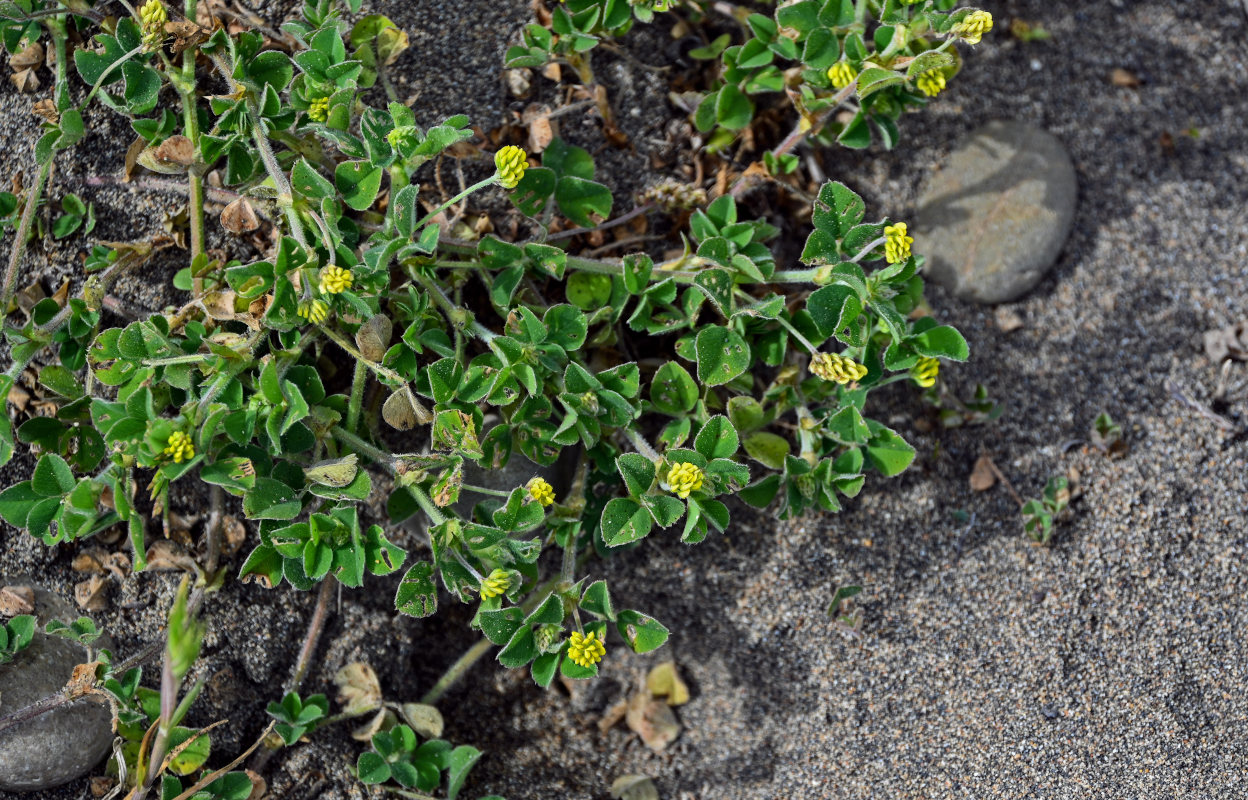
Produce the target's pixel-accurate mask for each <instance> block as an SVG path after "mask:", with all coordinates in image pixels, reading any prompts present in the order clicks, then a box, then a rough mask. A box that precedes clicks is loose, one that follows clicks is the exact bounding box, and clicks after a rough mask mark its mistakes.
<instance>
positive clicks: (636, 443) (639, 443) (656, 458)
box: [624, 428, 663, 464]
mask: <svg viewBox="0 0 1248 800" xmlns="http://www.w3.org/2000/svg"><path fill="white" fill-rule="evenodd" d="M624 435H625V436H627V437H628V440H629V441H630V442H632V443H633V447H636V448H637V452H639V453H641V454H642V455H643V456H645V457H646V458H648V459H650V460H651V461H653V462H655V463H656V464H657V463H658V462H660V461H662V460H663V457H662V456H660V455H659V451H657V450H655V449H654V447H653V446H652V445H651V444H650V443H649V442H647V441H646V438H645V437H644V436H642V435H641V434H640V433H638V432H637V431H635V430H633V429H632V428H625V429H624Z"/></svg>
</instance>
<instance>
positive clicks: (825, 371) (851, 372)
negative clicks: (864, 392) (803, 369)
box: [810, 353, 867, 385]
mask: <svg viewBox="0 0 1248 800" xmlns="http://www.w3.org/2000/svg"><path fill="white" fill-rule="evenodd" d="M810 371H811V372H813V373H814V374H815V375H817V376H818V377H820V378H823V379H824V380H825V381H832V382H834V383H839V384H841V385H844V384H847V383H853V382H854V381H860V380H862V379H863V378H865V377H866V376H867V368H866V367H864V366H863V365H862V364H859V363H858V362H857V361H854V360H853V359H852V358H846V357H845V356H842V355H838V354H836V353H815V354H814V355H813V356H811V358H810Z"/></svg>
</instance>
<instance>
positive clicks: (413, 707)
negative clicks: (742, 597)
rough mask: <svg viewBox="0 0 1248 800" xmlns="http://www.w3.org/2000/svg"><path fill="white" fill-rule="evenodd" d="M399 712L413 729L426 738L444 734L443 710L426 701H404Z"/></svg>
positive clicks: (435, 737) (434, 737)
mask: <svg viewBox="0 0 1248 800" xmlns="http://www.w3.org/2000/svg"><path fill="white" fill-rule="evenodd" d="M399 713H400V714H402V715H403V719H404V721H406V722H407V724H408V725H410V726H411V727H412V730H414V731H416V732H417V733H418V734H420V735H421V736H423V737H424V738H426V739H437V738H439V737H441V736H442V728H443V722H442V712H441V711H438V709H436V708H434V707H433V706H430V705H425V704H424V703H404V704H403V705H401V706H399Z"/></svg>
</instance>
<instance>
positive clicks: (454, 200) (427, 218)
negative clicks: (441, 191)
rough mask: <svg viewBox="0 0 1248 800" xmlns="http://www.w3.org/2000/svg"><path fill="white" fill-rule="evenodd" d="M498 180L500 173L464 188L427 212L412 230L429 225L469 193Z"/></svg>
mask: <svg viewBox="0 0 1248 800" xmlns="http://www.w3.org/2000/svg"><path fill="white" fill-rule="evenodd" d="M497 182H498V175H491V176H490V177H488V178H486V179H485V180H483V181H477V182H476V183H474V184H473V185H471V186H469V187H468V188H467V189H465V190H463V191H462V192H460V193H459V194H457V195H455V196H454V197H452V198H451V199H450V200H447V201H446V202H445V203H443V204H442V205H440V206H438V207H437V208H435V209H434V210H432V211H430V212H429V213H428V214H426V215H425V216H424V217H423V218H422V219H421V220H420V222H417V223H416V225H415V226H414V227H413V228H412V230H420V229H421V228H423V227H425V225H427V224H428V223H429V221H430V220H432V219H433V218H434V217H436V216H437V215H438V214H441V213H442V212H443V211H445V210H447V209H448V208H450V207H451V206H453V205H455V204H456V203H458V202H459V201H460V200H463V199H464V198H465V197H467V196H468V195H470V194H472V193H473V192H475V191H477V190H478V189H484V188H485V187H487V186H489V185H491V184H494V183H497Z"/></svg>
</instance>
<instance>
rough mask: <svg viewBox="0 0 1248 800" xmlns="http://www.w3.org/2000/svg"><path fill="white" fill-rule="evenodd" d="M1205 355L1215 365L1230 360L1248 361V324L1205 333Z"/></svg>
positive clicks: (1242, 323)
mask: <svg viewBox="0 0 1248 800" xmlns="http://www.w3.org/2000/svg"><path fill="white" fill-rule="evenodd" d="M1205 355H1207V356H1209V360H1210V361H1212V362H1213V363H1215V364H1218V363H1221V362H1222V361H1225V360H1226V359H1228V358H1232V359H1235V360H1236V361H1248V322H1240V323H1238V324H1236V325H1230V326H1227V327H1225V328H1219V329H1218V330H1214V331H1205Z"/></svg>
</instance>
